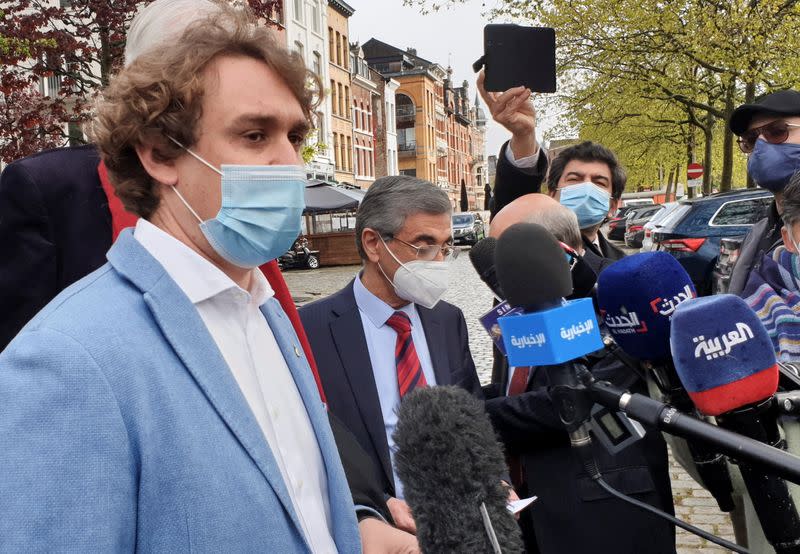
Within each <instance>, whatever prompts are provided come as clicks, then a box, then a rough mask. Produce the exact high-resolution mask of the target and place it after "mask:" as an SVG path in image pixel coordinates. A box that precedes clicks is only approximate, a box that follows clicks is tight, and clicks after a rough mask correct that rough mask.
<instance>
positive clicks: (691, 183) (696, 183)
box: [686, 179, 703, 187]
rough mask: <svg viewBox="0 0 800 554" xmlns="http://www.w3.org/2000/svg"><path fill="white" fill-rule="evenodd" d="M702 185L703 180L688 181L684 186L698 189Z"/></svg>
mask: <svg viewBox="0 0 800 554" xmlns="http://www.w3.org/2000/svg"><path fill="white" fill-rule="evenodd" d="M702 184H703V180H702V179H689V182H688V183H686V186H688V187H699V186H700V185H702Z"/></svg>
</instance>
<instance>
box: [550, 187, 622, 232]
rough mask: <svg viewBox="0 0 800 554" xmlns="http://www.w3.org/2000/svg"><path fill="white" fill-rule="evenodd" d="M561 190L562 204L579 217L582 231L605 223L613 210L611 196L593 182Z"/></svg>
mask: <svg viewBox="0 0 800 554" xmlns="http://www.w3.org/2000/svg"><path fill="white" fill-rule="evenodd" d="M559 190H560V193H561V194H560V199H561V200H560V202H561V205H562V206H566V207H567V208H569V209H570V210H572V211H573V212H574V213H575V215H576V216H578V226H579V227H580V228H581V229H587V228H589V227H594V226H595V225H599V224H600V223H602V222H603V220H604V219H605V218H606V216H607V215H608V210H610V209H611V195H610V194H609V193H608V192H607V191H606V190H605V189H602V188H600V187H598V186H597V185H595V184H594V183H592V182H588V181H587V182H586V183H579V184H577V185H569V186H566V187H563V188H561V189H559Z"/></svg>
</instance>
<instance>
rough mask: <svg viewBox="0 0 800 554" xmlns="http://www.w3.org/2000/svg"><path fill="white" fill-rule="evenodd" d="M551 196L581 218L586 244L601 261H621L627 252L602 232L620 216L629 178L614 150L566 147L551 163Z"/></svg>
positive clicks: (589, 145) (594, 146)
mask: <svg viewBox="0 0 800 554" xmlns="http://www.w3.org/2000/svg"><path fill="white" fill-rule="evenodd" d="M546 182H547V193H548V194H549V195H550V196H552V197H553V198H555V199H556V200H558V201H559V202H560V203H561V205H562V206H566V207H567V208H569V209H570V210H572V211H573V212H574V213H575V215H576V216H577V217H578V226H579V227H580V229H581V236H582V237H583V245H584V246H585V247H586V250H588V251H591V252H592V253H594V254H595V255H596V256H598V257H599V258H605V259H606V260H614V261H616V260H619V259H621V258H623V257H625V253H624V252H623V251H622V250H620V249H619V248H617V247H616V246H614V245H613V244H611V243H610V242H608V240H607V239H606V238H605V237H604V236H603V234H602V233H601V232H600V227H601V226H602V225H603V222H604V221H605V220H606V218H607V217H609V216H611V215H613V214H614V213H616V211H617V208H618V207H619V200H620V198H621V197H622V193H623V191H624V190H625V183H626V182H627V176H626V175H625V170H624V169H623V168H622V166H621V165H620V164H619V162H618V161H617V157H616V156H615V155H614V153H613V152H611V150H609V149H608V148H606V147H605V146H602V145H600V144H597V143H596V142H588V141H587V142H582V143H580V144H576V145H575V146H570V147H569V148H566V149H565V150H563V151H562V152H561V153H559V155H558V156H556V158H555V159H554V160H552V161H551V162H550V169H549V171H548V172H547V180H546Z"/></svg>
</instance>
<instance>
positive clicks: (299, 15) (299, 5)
mask: <svg viewBox="0 0 800 554" xmlns="http://www.w3.org/2000/svg"><path fill="white" fill-rule="evenodd" d="M304 4H305V0H294V18H295V19H296V20H297V21H299V22H300V23H302V22H303V21H304V20H303V15H304V14H303V11H304V10H305V5H304Z"/></svg>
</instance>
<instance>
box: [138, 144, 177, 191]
mask: <svg viewBox="0 0 800 554" xmlns="http://www.w3.org/2000/svg"><path fill="white" fill-rule="evenodd" d="M136 154H137V155H138V156H139V161H140V162H141V164H142V167H144V170H145V171H147V173H148V174H149V175H150V177H152V178H153V180H155V181H156V182H158V183H161V184H162V185H168V186H174V185H177V184H178V169H177V167H176V165H175V160H167V159H164V158H163V157H162V156H161V155H159V153H158V150H157V147H156V146H154V145H152V144H139V145H137V146H136Z"/></svg>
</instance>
